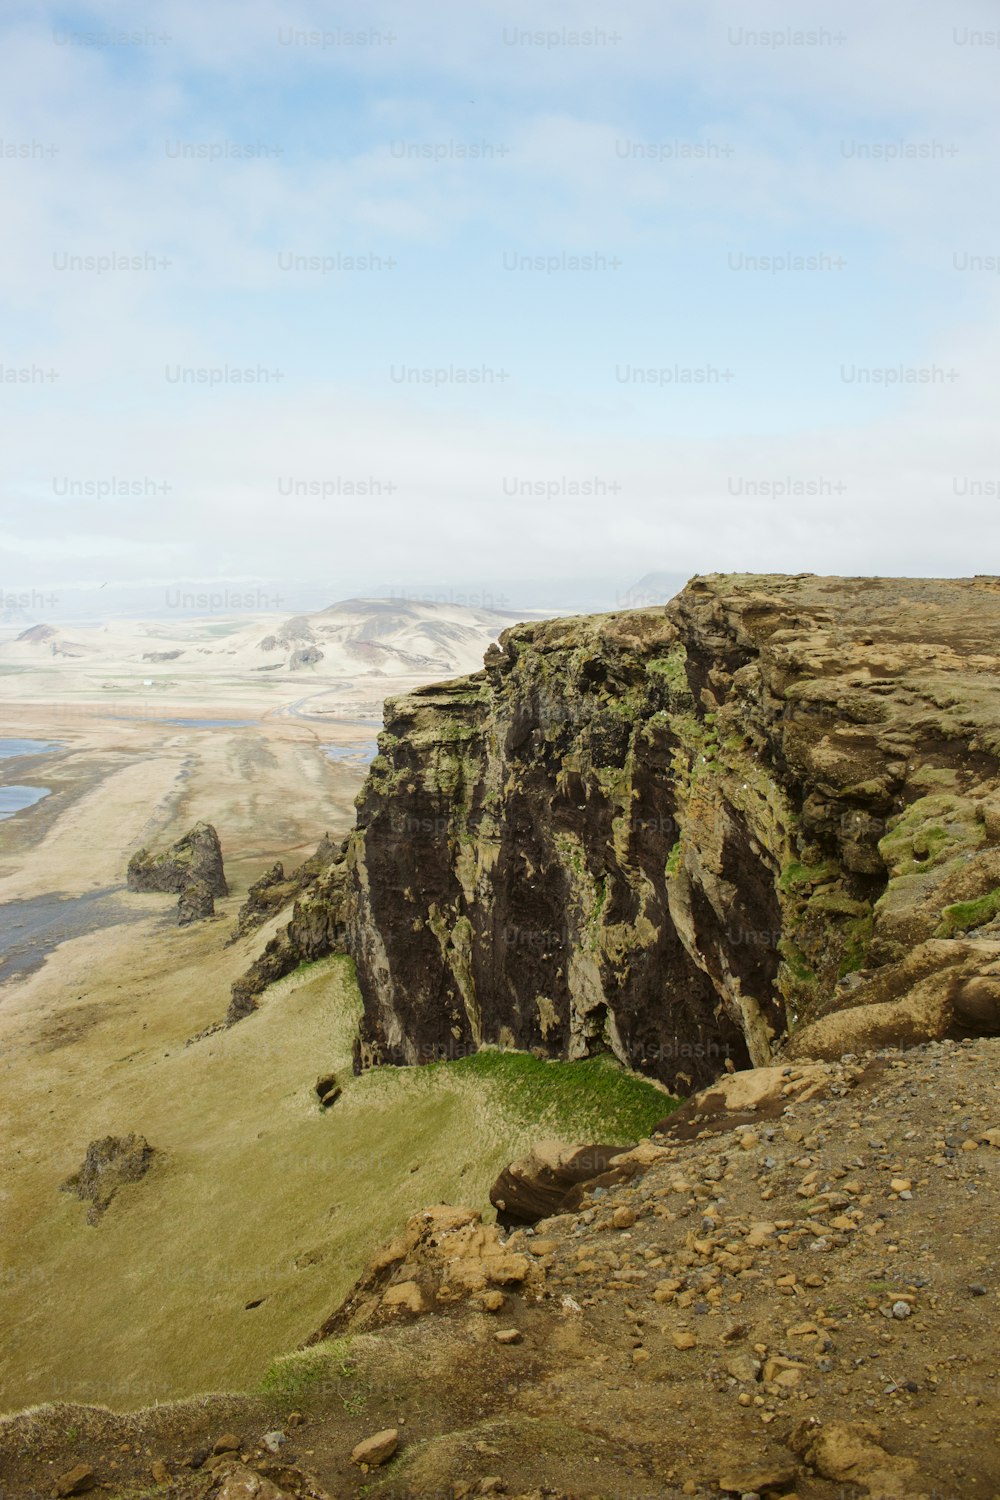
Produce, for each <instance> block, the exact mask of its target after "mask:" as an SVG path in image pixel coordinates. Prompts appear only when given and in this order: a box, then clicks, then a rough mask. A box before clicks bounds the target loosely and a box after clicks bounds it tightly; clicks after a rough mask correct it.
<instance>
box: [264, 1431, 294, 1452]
mask: <svg viewBox="0 0 1000 1500" xmlns="http://www.w3.org/2000/svg"><path fill="white" fill-rule="evenodd" d="M261 1442H262V1443H263V1444H264V1447H265V1448H266V1449H267V1451H268V1453H277V1452H278V1451H279V1450H280V1448H281V1445H282V1443H287V1442H288V1439H287V1438H286V1437H285V1434H284V1433H283V1432H279V1431H277V1430H275V1431H274V1432H265V1434H264V1436H263V1437H262V1438H261Z"/></svg>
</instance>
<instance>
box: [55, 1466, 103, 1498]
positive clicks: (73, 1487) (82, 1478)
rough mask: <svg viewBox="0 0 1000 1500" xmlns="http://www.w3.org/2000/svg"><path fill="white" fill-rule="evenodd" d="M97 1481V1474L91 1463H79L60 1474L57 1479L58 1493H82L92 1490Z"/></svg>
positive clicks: (56, 1488) (56, 1487)
mask: <svg viewBox="0 0 1000 1500" xmlns="http://www.w3.org/2000/svg"><path fill="white" fill-rule="evenodd" d="M96 1483H97V1475H96V1474H95V1473H94V1471H93V1469H92V1468H91V1467H90V1465H89V1464H77V1465H76V1466H75V1468H72V1469H67V1471H66V1473H65V1474H60V1475H59V1478H58V1479H57V1480H56V1481H55V1490H56V1494H57V1495H82V1494H84V1493H85V1492H86V1491H87V1490H92V1489H93V1488H94V1486H95V1484H96Z"/></svg>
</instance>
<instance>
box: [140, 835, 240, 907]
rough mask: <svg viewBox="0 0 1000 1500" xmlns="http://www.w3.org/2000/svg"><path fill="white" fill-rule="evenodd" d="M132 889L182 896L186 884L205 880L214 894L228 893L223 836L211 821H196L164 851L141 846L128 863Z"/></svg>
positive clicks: (225, 894) (223, 894)
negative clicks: (221, 836)
mask: <svg viewBox="0 0 1000 1500" xmlns="http://www.w3.org/2000/svg"><path fill="white" fill-rule="evenodd" d="M127 880H128V888H129V890H130V891H167V892H171V893H172V894H174V895H180V893H181V891H183V890H184V888H185V886H188V885H191V884H192V883H193V882H194V881H196V880H201V881H204V883H205V885H206V886H207V887H208V889H209V891H210V892H211V893H212V895H213V896H228V895H229V887H228V885H227V884H226V876H225V872H224V870H223V866H222V847H221V845H220V843H219V835H218V834H217V833H216V831H215V829H214V828H213V827H212V825H211V823H196V824H195V825H194V827H193V828H192V829H191V830H190V832H189V833H186V834H185V835H184V837H183V838H181V839H178V840H177V843H176V844H173V845H172V846H171V847H170V848H169V849H167V850H165V851H164V852H163V853H162V854H153V853H152V852H151V851H150V850H149V849H140V850H139V851H138V853H137V854H133V856H132V858H131V859H130V860H129V862H128V876H127Z"/></svg>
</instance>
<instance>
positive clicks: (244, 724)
mask: <svg viewBox="0 0 1000 1500" xmlns="http://www.w3.org/2000/svg"><path fill="white" fill-rule="evenodd" d="M159 723H161V724H176V725H178V726H179V727H180V728H181V729H249V728H250V726H251V725H253V724H256V723H257V720H256V719H160V720H159Z"/></svg>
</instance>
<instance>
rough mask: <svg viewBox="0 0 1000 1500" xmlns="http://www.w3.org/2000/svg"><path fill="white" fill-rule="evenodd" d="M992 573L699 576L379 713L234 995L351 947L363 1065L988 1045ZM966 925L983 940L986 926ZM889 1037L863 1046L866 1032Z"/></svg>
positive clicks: (703, 1061)
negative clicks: (364, 775) (502, 1050)
mask: <svg viewBox="0 0 1000 1500" xmlns="http://www.w3.org/2000/svg"><path fill="white" fill-rule="evenodd" d="M998 643H1000V579H996V578H992V577H980V578H975V579H971V580H970V579H956V580H936V581H927V580H916V579H895V580H893V579H839V578H819V577H815V576H812V575H804V576H796V577H747V576H732V575H730V576H717V575H716V576H709V577H704V578H697V579H694V580H693V581H692V582H691V583H690V584H689V585H688V586H687V588H686V589H684V590H683V591H682V593H681V594H679V595H678V596H677V598H676V599H675V600H673V601H672V602H671V603H670V604H669V605H667V606H665V607H657V608H652V609H643V610H636V611H629V612H627V613H619V614H609V615H599V616H592V617H587V618H579V619H559V620H552V621H547V622H545V623H541V624H528V625H520V626H517V627H516V628H514V629H512V630H509V631H506V632H505V633H504V634H503V635H502V636H501V638H500V641H499V644H498V645H496V646H494V647H491V648H490V650H489V651H488V652H487V655H486V659H485V668H484V670H483V671H482V672H479V673H476V674H474V675H473V676H471V677H468V678H463V679H460V680H458V681H455V682H450V683H446V684H442V685H440V686H435V687H430V688H427V689H423V690H421V691H419V692H417V693H414V694H411V695H409V696H407V697H405V698H398V699H395V700H391V699H390V700H389V701H388V702H387V703H386V708H385V730H384V732H383V734H382V735H381V736H380V739H379V749H380V753H379V755H378V757H377V759H376V760H375V761H374V763H373V765H372V767H371V772H370V775H369V778H368V781H367V782H366V785H365V787H364V789H363V792H362V794H361V796H360V798H359V808H358V818H357V827H356V829H355V831H354V833H353V834H352V835H351V837H350V838H349V839H348V841H347V843H346V845H345V846H344V849H343V850H342V852H341V854H340V856H339V858H338V860H337V861H336V862H335V863H333V864H332V865H331V866H330V868H329V869H328V870H327V872H326V873H325V874H324V875H323V876H322V877H321V878H320V880H319V881H317V883H316V885H315V886H314V887H313V888H312V889H311V891H310V892H309V893H308V894H307V896H306V897H304V898H303V899H302V900H301V901H300V902H299V903H298V905H297V906H296V909H295V914H294V916H293V919H292V922H291V923H290V925H289V928H288V930H287V933H285V934H283V935H282V937H280V938H279V939H277V940H275V942H273V943H272V944H271V945H270V946H269V950H268V952H267V953H265V955H263V957H262V959H261V960H260V961H259V963H258V964H257V965H256V966H255V968H254V970H252V971H251V974H250V975H248V976H247V977H246V979H245V980H243V981H241V982H240V984H239V985H238V986H237V988H236V992H235V993H234V1007H233V1010H232V1011H231V1015H232V1016H235V1015H238V1014H240V1013H242V1012H243V1011H245V1009H247V1008H249V1007H251V1006H252V1004H253V999H252V996H253V993H254V992H255V991H256V990H259V989H260V988H261V987H262V985H263V983H265V982H267V981H268V980H270V979H271V978H274V977H276V976H277V974H279V973H282V972H286V971H287V969H288V968H289V967H291V966H294V963H296V962H298V961H299V959H300V958H302V957H315V956H317V955H318V953H320V952H325V951H331V949H335V948H338V947H339V948H342V949H346V951H349V952H350V953H351V954H352V955H353V957H354V959H355V961H356V964H357V969H358V978H359V983H360V986H361V992H362V995H363V998H364V1005H365V1012H364V1019H363V1022H362V1031H361V1038H360V1042H359V1047H358V1061H359V1064H360V1065H363V1066H366V1065H370V1064H373V1063H378V1062H380V1061H394V1062H406V1063H415V1062H422V1061H426V1060H430V1059H431V1058H433V1057H439V1056H443V1055H455V1054H457V1053H460V1052H462V1051H464V1050H469V1049H474V1048H476V1047H478V1046H480V1045H482V1044H484V1043H499V1044H507V1045H516V1046H519V1047H533V1048H536V1049H541V1050H542V1051H544V1052H546V1053H549V1054H551V1055H553V1056H569V1057H582V1056H585V1055H587V1054H589V1053H592V1052H595V1051H600V1050H604V1049H610V1050H611V1051H613V1052H614V1053H615V1054H616V1055H617V1056H618V1057H619V1058H620V1059H621V1060H622V1061H623V1062H625V1063H627V1064H629V1065H631V1066H633V1067H636V1068H639V1069H642V1070H643V1071H646V1072H648V1073H650V1074H653V1075H654V1076H656V1077H658V1078H660V1079H661V1080H662V1081H663V1082H665V1083H667V1084H668V1085H670V1086H672V1087H675V1088H679V1089H681V1090H684V1091H687V1090H689V1089H691V1088H692V1087H695V1086H697V1085H699V1084H701V1083H703V1082H705V1081H706V1080H707V1079H709V1078H712V1077H714V1076H716V1075H718V1073H719V1072H720V1071H722V1069H723V1068H724V1067H732V1066H736V1067H743V1066H745V1065H746V1064H747V1063H752V1064H756V1065H760V1064H763V1063H766V1062H768V1061H770V1059H771V1057H772V1055H773V1052H774V1050H775V1048H776V1047H777V1046H778V1045H779V1044H780V1043H782V1041H783V1039H785V1038H786V1037H788V1035H789V1034H790V1033H791V1035H792V1038H793V1041H792V1046H793V1047H797V1048H799V1050H802V1051H810V1050H812V1051H817V1052H820V1053H823V1052H826V1053H828V1054H837V1055H839V1053H840V1052H841V1051H843V1050H845V1049H847V1048H849V1047H850V1046H851V1045H853V1044H858V1045H860V1044H861V1043H866V1044H867V1043H868V1042H870V1041H872V1040H873V1039H874V1041H875V1043H876V1044H878V1043H880V1042H883V1041H888V1040H894V1039H902V1040H904V1041H911V1040H912V1041H917V1040H922V1039H924V1038H926V1037H928V1036H942V1035H952V1034H960V1033H962V1032H963V1031H973V1032H976V1031H989V1030H994V1029H1000V774H998V772H1000V644H998ZM970 933H972V934H974V935H973V936H971V937H970V936H969V934H970ZM873 1028H874V1029H873Z"/></svg>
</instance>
